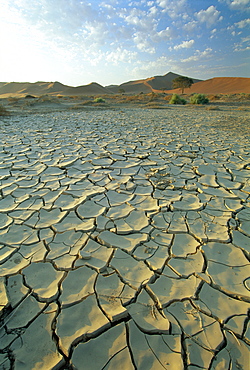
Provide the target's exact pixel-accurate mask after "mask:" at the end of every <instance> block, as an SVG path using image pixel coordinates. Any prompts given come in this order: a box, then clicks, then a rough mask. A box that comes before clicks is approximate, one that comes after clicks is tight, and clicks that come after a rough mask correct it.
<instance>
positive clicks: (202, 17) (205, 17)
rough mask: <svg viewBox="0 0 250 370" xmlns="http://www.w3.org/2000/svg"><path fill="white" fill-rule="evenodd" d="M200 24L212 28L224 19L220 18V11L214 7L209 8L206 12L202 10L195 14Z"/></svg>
mask: <svg viewBox="0 0 250 370" xmlns="http://www.w3.org/2000/svg"><path fill="white" fill-rule="evenodd" d="M194 15H195V17H196V18H197V19H198V21H199V22H200V23H206V25H207V27H211V26H212V25H213V24H215V23H217V22H218V21H221V20H222V19H223V17H222V16H220V11H219V10H217V9H216V8H215V6H214V5H211V6H209V7H208V8H207V9H206V10H204V9H202V10H200V11H199V12H197V13H195V14H194Z"/></svg>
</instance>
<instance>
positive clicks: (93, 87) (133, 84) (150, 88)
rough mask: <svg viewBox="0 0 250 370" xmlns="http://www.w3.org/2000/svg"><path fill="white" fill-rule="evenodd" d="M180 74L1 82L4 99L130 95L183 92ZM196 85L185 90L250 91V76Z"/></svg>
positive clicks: (0, 88)
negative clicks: (106, 80)
mask: <svg viewBox="0 0 250 370" xmlns="http://www.w3.org/2000/svg"><path fill="white" fill-rule="evenodd" d="M179 76H180V75H179V74H176V73H173V72H168V73H167V74H165V75H163V76H154V77H149V78H146V79H142V80H135V81H128V82H125V83H122V84H121V85H109V86H105V87H104V86H102V85H100V84H98V83H96V82H92V83H90V84H88V85H83V86H77V87H72V86H67V85H64V84H62V83H60V82H57V81H56V82H41V81H38V82H34V83H30V82H0V98H8V97H15V96H16V97H23V96H26V95H34V96H41V95H45V94H49V95H102V94H117V93H119V92H122V91H124V92H125V93H127V94H139V93H151V92H162V91H165V92H166V93H173V92H180V89H175V90H173V89H172V81H173V79H175V78H176V77H179ZM193 81H194V84H193V85H192V86H191V88H189V89H185V93H188V94H192V93H203V94H235V93H250V78H244V77H215V78H211V79H208V80H205V81H202V80H198V79H193Z"/></svg>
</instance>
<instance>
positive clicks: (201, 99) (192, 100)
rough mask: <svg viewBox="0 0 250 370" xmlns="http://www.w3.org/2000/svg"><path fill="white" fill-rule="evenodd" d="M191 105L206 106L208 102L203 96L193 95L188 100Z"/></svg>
mask: <svg viewBox="0 0 250 370" xmlns="http://www.w3.org/2000/svg"><path fill="white" fill-rule="evenodd" d="M190 103H191V104H208V103H209V100H208V98H207V97H206V96H205V95H204V94H194V95H193V96H191V98H190Z"/></svg>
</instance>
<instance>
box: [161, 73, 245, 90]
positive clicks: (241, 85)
mask: <svg viewBox="0 0 250 370" xmlns="http://www.w3.org/2000/svg"><path fill="white" fill-rule="evenodd" d="M168 92H169V93H172V92H177V93H179V92H180V89H175V90H169V91H168ZM185 93H187V94H192V93H202V94H237V93H250V78H244V77H215V78H210V79H209V80H205V81H200V82H197V83H194V84H193V85H192V86H191V88H190V89H185Z"/></svg>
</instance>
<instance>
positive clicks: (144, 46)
mask: <svg viewBox="0 0 250 370" xmlns="http://www.w3.org/2000/svg"><path fill="white" fill-rule="evenodd" d="M133 41H134V43H135V44H136V46H137V48H138V49H139V50H140V51H143V52H145V53H149V54H154V53H155V48H154V46H152V44H151V42H150V40H148V38H146V37H145V34H144V33H143V32H136V33H135V34H134V36H133Z"/></svg>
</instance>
